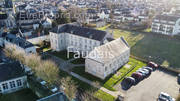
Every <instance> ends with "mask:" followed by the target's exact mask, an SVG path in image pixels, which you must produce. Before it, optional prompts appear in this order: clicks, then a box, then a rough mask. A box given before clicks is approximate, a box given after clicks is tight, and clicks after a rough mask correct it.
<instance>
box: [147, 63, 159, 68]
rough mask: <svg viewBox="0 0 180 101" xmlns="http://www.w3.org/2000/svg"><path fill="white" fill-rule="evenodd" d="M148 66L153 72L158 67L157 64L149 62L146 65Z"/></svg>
mask: <svg viewBox="0 0 180 101" xmlns="http://www.w3.org/2000/svg"><path fill="white" fill-rule="evenodd" d="M148 66H149V67H152V68H153V70H156V69H157V68H158V67H159V66H158V64H156V63H154V62H149V63H148Z"/></svg>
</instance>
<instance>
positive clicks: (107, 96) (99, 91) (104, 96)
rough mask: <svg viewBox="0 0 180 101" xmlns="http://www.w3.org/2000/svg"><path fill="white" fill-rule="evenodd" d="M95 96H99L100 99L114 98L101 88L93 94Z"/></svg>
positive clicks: (108, 99)
mask: <svg viewBox="0 0 180 101" xmlns="http://www.w3.org/2000/svg"><path fill="white" fill-rule="evenodd" d="M94 96H95V97H97V98H101V100H102V101H115V98H114V97H113V96H111V95H109V94H107V93H105V92H103V91H102V90H98V91H97V92H96V93H95V94H94Z"/></svg>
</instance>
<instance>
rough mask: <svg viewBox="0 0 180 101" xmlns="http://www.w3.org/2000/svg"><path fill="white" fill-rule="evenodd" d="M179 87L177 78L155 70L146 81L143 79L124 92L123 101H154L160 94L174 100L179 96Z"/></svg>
mask: <svg viewBox="0 0 180 101" xmlns="http://www.w3.org/2000/svg"><path fill="white" fill-rule="evenodd" d="M179 88H180V85H178V84H177V77H176V76H173V75H172V74H171V73H168V72H166V73H165V72H163V71H161V70H156V71H155V72H153V73H152V74H151V76H149V77H148V78H147V79H144V80H143V81H141V82H140V83H139V84H137V85H136V86H133V87H131V88H130V89H129V90H128V91H124V90H122V89H121V87H120V86H119V88H118V89H119V90H120V91H121V92H122V93H123V94H124V97H125V101H156V99H157V97H158V94H159V93H160V92H165V93H168V94H169V95H170V96H172V97H174V98H176V97H177V96H178V94H179Z"/></svg>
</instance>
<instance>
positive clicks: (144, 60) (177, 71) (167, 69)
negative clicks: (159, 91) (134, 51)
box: [131, 55, 180, 75]
mask: <svg viewBox="0 0 180 101" xmlns="http://www.w3.org/2000/svg"><path fill="white" fill-rule="evenodd" d="M131 58H134V59H137V60H139V61H142V62H144V63H148V62H149V61H148V60H146V59H142V58H140V57H136V56H133V55H131ZM158 65H159V69H161V70H164V71H169V72H172V73H174V74H175V75H177V74H179V73H180V70H175V69H173V68H170V67H164V66H161V65H160V64H158Z"/></svg>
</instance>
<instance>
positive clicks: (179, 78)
mask: <svg viewBox="0 0 180 101" xmlns="http://www.w3.org/2000/svg"><path fill="white" fill-rule="evenodd" d="M178 84H179V85H180V74H178Z"/></svg>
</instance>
